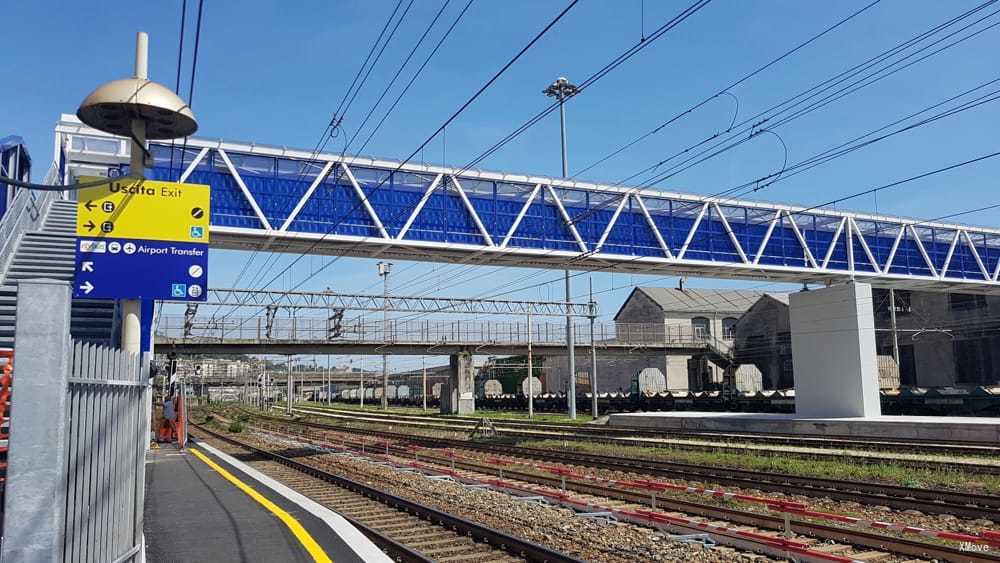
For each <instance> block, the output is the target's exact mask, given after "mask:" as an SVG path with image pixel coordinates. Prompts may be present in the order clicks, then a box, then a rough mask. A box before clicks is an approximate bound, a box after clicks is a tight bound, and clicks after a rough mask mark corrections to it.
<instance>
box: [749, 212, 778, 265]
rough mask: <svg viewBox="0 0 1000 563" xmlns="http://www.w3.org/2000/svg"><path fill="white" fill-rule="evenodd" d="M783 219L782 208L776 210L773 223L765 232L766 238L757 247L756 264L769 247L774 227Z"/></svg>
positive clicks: (754, 258) (754, 261) (754, 260)
mask: <svg viewBox="0 0 1000 563" xmlns="http://www.w3.org/2000/svg"><path fill="white" fill-rule="evenodd" d="M780 220H781V210H780V209H779V210H777V211H775V212H774V218H772V219H771V224H770V225H768V226H767V232H766V233H764V238H763V239H762V240H761V241H760V247H759V248H758V249H757V254H756V255H755V256H754V257H753V263H754V265H756V264H758V263H759V262H760V258H761V256H763V255H764V249H765V248H767V243H768V242H770V241H771V234H772V233H774V228H775V227H776V226H777V225H778V221H780Z"/></svg>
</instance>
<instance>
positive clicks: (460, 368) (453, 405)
mask: <svg viewBox="0 0 1000 563" xmlns="http://www.w3.org/2000/svg"><path fill="white" fill-rule="evenodd" d="M449 363H450V365H451V370H450V372H449V375H448V384H447V385H442V386H441V387H442V388H441V413H442V414H473V413H475V412H476V382H475V377H474V376H473V373H472V353H471V352H469V351H466V350H463V351H461V352H459V353H458V354H453V355H452V356H451V357H450V358H449Z"/></svg>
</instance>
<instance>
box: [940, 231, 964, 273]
mask: <svg viewBox="0 0 1000 563" xmlns="http://www.w3.org/2000/svg"><path fill="white" fill-rule="evenodd" d="M960 236H962V231H961V230H959V229H955V237H954V238H952V239H951V245H950V246H948V254H947V255H945V257H944V265H943V266H941V277H942V278H943V277H945V276H946V275H947V274H948V266H951V258H952V256H954V255H955V247H956V246H958V238H959V237H960Z"/></svg>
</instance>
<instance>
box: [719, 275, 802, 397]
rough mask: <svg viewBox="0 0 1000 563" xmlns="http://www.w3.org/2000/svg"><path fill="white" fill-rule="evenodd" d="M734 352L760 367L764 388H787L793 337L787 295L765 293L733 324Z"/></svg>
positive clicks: (745, 360)
mask: <svg viewBox="0 0 1000 563" xmlns="http://www.w3.org/2000/svg"><path fill="white" fill-rule="evenodd" d="M734 328H735V330H734V339H733V355H734V357H735V358H736V361H737V362H739V363H741V364H752V365H754V366H756V367H757V369H758V370H760V373H761V384H762V386H763V388H764V389H789V388H791V387H792V386H793V383H792V340H791V329H790V323H789V318H788V295H786V294H783V293H773V294H772V293H765V294H763V295H761V296H760V297H759V298H758V299H757V301H756V302H755V303H754V304H753V306H751V307H750V308H749V309H748V310H747V311H746V313H744V314H743V315H742V316H741V317H740V319H739V321H738V322H737V323H736V326H735V327H734Z"/></svg>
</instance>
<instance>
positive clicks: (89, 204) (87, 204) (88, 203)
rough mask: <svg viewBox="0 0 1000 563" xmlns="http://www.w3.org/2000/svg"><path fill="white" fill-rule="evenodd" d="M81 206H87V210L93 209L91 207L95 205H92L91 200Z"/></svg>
mask: <svg viewBox="0 0 1000 563" xmlns="http://www.w3.org/2000/svg"><path fill="white" fill-rule="evenodd" d="M83 206H84V207H86V208H87V211H93V209H94V207H95V206H94V202H92V201H88V202H87V203H85V204H84V205H83Z"/></svg>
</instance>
